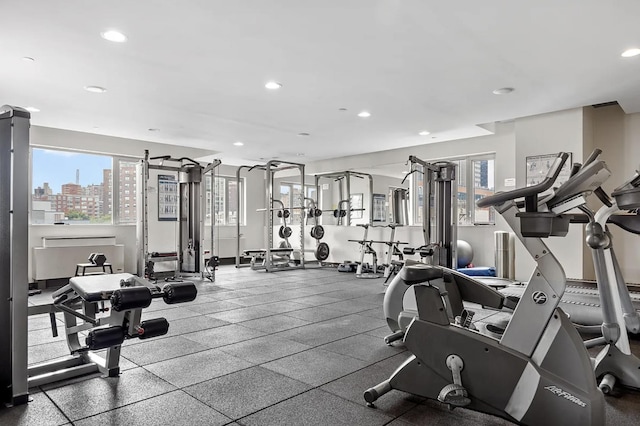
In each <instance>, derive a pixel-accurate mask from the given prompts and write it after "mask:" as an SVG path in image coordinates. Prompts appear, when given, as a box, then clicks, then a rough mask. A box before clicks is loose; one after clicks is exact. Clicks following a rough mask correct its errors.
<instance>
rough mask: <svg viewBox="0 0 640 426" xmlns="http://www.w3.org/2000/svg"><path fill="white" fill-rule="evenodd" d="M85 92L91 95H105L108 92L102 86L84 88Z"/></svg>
mask: <svg viewBox="0 0 640 426" xmlns="http://www.w3.org/2000/svg"><path fill="white" fill-rule="evenodd" d="M84 90H86V91H87V92H91V93H104V92H106V91H107V89H105V88H104V87H100V86H84Z"/></svg>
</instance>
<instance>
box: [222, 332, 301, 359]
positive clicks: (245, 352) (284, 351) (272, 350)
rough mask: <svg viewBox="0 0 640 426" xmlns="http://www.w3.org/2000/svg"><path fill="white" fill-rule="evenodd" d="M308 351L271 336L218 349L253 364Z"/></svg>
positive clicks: (296, 343) (293, 343)
mask: <svg viewBox="0 0 640 426" xmlns="http://www.w3.org/2000/svg"><path fill="white" fill-rule="evenodd" d="M308 349H311V346H309V345H304V344H302V343H298V342H294V341H293V340H287V339H279V338H276V337H272V336H265V337H258V338H257V339H251V340H247V341H244V342H239V343H235V344H233V345H228V346H223V347H222V348H220V350H221V351H223V352H226V353H228V354H231V355H233V356H236V357H238V358H242V359H244V360H246V361H249V362H251V363H253V364H262V363H265V362H269V361H273V360H274V359H278V358H282V357H284V356H288V355H292V354H294V353H298V352H302V351H306V350H308Z"/></svg>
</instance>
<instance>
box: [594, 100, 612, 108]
mask: <svg viewBox="0 0 640 426" xmlns="http://www.w3.org/2000/svg"><path fill="white" fill-rule="evenodd" d="M614 105H618V101H611V102H603V103H601V104H595V105H591V106H592V107H594V108H604V107H609V106H614Z"/></svg>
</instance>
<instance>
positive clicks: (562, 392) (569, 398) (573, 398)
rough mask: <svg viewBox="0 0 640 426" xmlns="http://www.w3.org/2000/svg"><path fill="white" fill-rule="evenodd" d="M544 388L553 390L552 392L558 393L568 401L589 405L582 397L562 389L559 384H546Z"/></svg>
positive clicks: (581, 405)
mask: <svg viewBox="0 0 640 426" xmlns="http://www.w3.org/2000/svg"><path fill="white" fill-rule="evenodd" d="M544 388H545V389H546V390H548V391H549V392H551V393H552V394H554V395H557V396H559V397H560V398H564V399H566V400H567V401H571V402H573V403H574V404H576V405H579V406H580V407H586V406H587V404H586V403H585V402H584V401H582V400H581V399H580V398H578V397H576V396H573V395H571V394H570V393H569V392H567V391H565V390H562V389H560V388H559V387H557V386H553V385H551V386H545V387H544Z"/></svg>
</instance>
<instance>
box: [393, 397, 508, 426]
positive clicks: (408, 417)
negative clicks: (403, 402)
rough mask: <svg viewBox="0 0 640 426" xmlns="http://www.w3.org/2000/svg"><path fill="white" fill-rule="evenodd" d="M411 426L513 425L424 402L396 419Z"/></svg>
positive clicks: (432, 402)
mask: <svg viewBox="0 0 640 426" xmlns="http://www.w3.org/2000/svg"><path fill="white" fill-rule="evenodd" d="M398 419H399V420H402V421H404V422H406V423H409V424H410V425H413V426H431V425H451V426H454V425H456V426H457V425H460V426H502V425H505V426H506V425H513V423H511V422H509V421H507V420H504V419H502V418H500V417H495V416H490V415H488V414H484V413H478V412H476V411H471V410H466V409H464V408H457V409H455V410H453V411H450V410H449V409H448V408H447V406H446V405H444V404H440V403H439V402H436V401H429V400H427V401H425V402H423V403H422V404H419V405H417V406H415V407H414V408H412V409H410V410H409V411H407V412H406V413H405V414H403V415H402V416H400V417H398Z"/></svg>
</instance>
